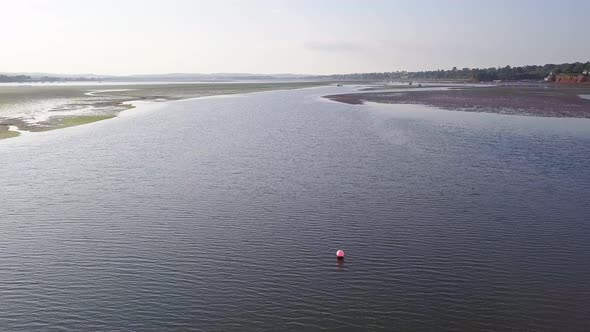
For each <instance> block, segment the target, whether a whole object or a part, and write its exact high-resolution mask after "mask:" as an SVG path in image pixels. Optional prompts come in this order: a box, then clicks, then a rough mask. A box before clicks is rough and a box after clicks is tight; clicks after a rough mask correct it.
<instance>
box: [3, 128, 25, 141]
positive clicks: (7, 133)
mask: <svg viewBox="0 0 590 332" xmlns="http://www.w3.org/2000/svg"><path fill="white" fill-rule="evenodd" d="M18 135H20V133H19V132H18V131H10V130H8V128H7V127H3V126H0V139H5V138H11V137H17V136H18Z"/></svg>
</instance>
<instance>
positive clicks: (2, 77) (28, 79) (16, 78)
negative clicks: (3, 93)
mask: <svg viewBox="0 0 590 332" xmlns="http://www.w3.org/2000/svg"><path fill="white" fill-rule="evenodd" d="M98 80H100V79H98V78H86V77H52V76H42V77H38V78H33V77H31V76H29V75H15V76H7V75H0V82H17V83H20V82H71V81H98Z"/></svg>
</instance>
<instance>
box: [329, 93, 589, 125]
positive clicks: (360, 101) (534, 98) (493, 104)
mask: <svg viewBox="0 0 590 332" xmlns="http://www.w3.org/2000/svg"><path fill="white" fill-rule="evenodd" d="M587 94H590V86H568V87H561V86H559V87H546V86H532V87H531V86H491V87H485V88H481V87H478V88H471V87H466V88H456V87H455V88H452V89H445V90H436V91H433V90H427V88H422V89H420V88H416V89H411V91H410V90H408V91H379V92H366V90H365V91H364V92H358V93H344V94H334V95H326V96H323V97H324V98H326V99H329V100H332V101H336V102H341V103H346V104H351V105H364V104H365V102H376V103H382V104H420V105H426V106H432V107H437V108H441V109H445V110H449V111H463V112H484V113H496V114H509V115H524V116H540V117H565V118H590V99H587V98H585V95H587Z"/></svg>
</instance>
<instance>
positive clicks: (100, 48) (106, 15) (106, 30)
mask: <svg viewBox="0 0 590 332" xmlns="http://www.w3.org/2000/svg"><path fill="white" fill-rule="evenodd" d="M0 6H1V7H0V8H2V10H1V11H0V43H1V44H0V72H47V73H63V74H81V73H95V74H102V75H106V74H113V75H127V74H148V73H150V74H162V73H179V72H182V73H219V72H225V73H268V74H278V73H300V74H336V73H351V72H375V71H378V72H381V71H395V70H408V71H416V70H431V69H450V68H452V67H453V66H456V67H458V68H463V67H497V66H505V65H512V66H517V65H526V64H545V63H564V62H574V61H584V62H585V61H590V34H588V24H587V22H588V21H590V1H588V0H554V1H548V0H520V1H514V0H493V1H490V0H420V1H411V0H407V1H396V0H383V1H381V0H338V1H336V0H243V1H238V0H202V1H201V0H101V1H81V0H19V1H16V0H0Z"/></svg>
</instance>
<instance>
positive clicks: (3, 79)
mask: <svg viewBox="0 0 590 332" xmlns="http://www.w3.org/2000/svg"><path fill="white" fill-rule="evenodd" d="M30 80H31V76H27V75H17V76H6V75H0V82H27V81H30Z"/></svg>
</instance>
